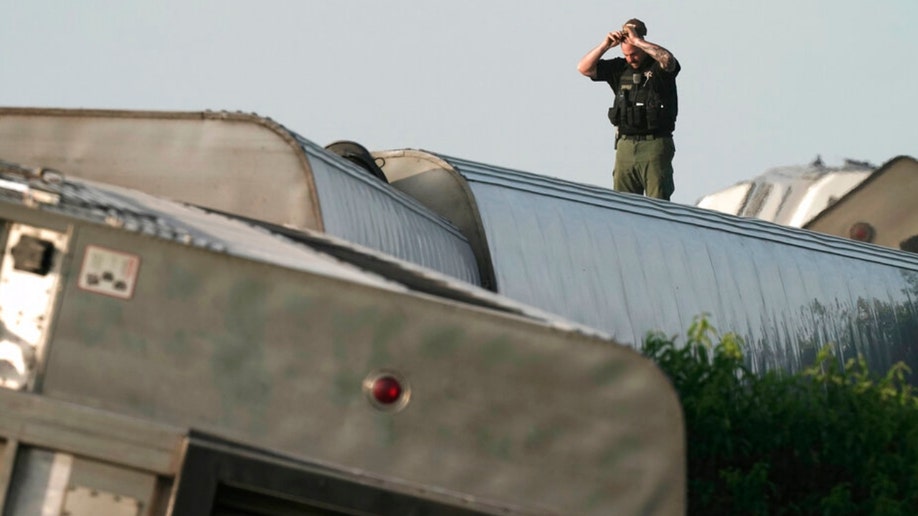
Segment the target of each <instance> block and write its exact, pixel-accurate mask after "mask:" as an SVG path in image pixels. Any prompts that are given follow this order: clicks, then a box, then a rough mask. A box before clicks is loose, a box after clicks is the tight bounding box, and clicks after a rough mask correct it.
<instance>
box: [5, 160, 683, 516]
mask: <svg viewBox="0 0 918 516" xmlns="http://www.w3.org/2000/svg"><path fill="white" fill-rule="evenodd" d="M0 244H2V249H3V252H2V254H0V323H2V324H0V512H2V513H3V514H10V515H12V514H15V515H17V516H19V515H23V516H30V515H48V514H55V515H56V514H61V515H69V516H126V515H131V516H140V515H147V516H160V515H170V516H173V515H175V516H183V515H193V516H198V515H202V514H213V515H230V514H232V515H240V514H250V515H275V514H392V515H403V514H416V515H441V514H442V515H460V514H558V515H560V514H565V515H566V514H585V515H589V514H596V515H600V514H603V515H604V514H680V513H682V512H683V511H684V505H685V478H684V477H685V474H684V471H685V453H684V437H683V427H682V422H681V411H680V408H679V404H678V400H677V398H676V395H675V392H674V391H673V390H672V387H671V386H670V385H669V382H668V381H667V380H666V378H665V377H664V376H663V374H662V373H661V372H660V371H659V370H658V369H657V368H656V367H655V366H654V365H653V364H652V363H651V362H650V361H648V360H647V359H645V358H643V357H641V356H640V355H639V354H638V353H636V352H635V351H634V350H632V349H630V348H628V347H626V346H622V345H619V344H616V343H615V342H613V341H611V340H609V339H608V338H606V337H604V336H603V335H602V334H601V333H599V332H596V331H595V330H591V329H588V328H585V327H582V326H580V325H577V324H574V323H571V322H569V321H566V320H564V319H562V318H560V317H558V316H555V315H551V314H548V313H545V312H543V311H540V310H538V309H535V308H531V307H528V306H526V305H523V304H520V303H518V302H515V301H512V300H510V299H507V298H504V297H502V296H498V295H496V294H493V293H491V292H488V291H485V290H483V289H480V288H477V287H474V286H470V285H468V284H467V283H465V282H460V281H459V280H456V279H452V278H450V277H448V276H445V275H442V274H440V273H437V272H435V271H431V270H429V269H426V268H421V267H418V266H416V265H413V264H411V263H408V262H404V261H401V260H397V259H395V258H392V257H390V256H388V255H385V254H383V253H379V252H374V251H372V250H370V249H367V248H365V247H361V246H356V245H354V244H351V243H348V242H345V241H343V240H340V239H335V238H331V237H329V236H327V235H323V234H319V233H314V232H310V231H308V230H301V231H298V232H297V233H296V238H295V239H291V238H288V237H286V236H284V235H282V234H280V233H279V232H277V231H269V230H266V229H265V228H264V227H262V226H259V225H256V224H253V223H251V222H249V221H247V220H244V219H240V218H238V217H230V216H226V215H223V214H219V213H214V212H212V211H210V210H204V209H201V208H198V207H195V206H191V205H188V204H183V203H178V202H174V201H169V200H165V199H162V198H160V197H155V196H150V195H148V194H145V193H142V192H138V191H134V190H130V189H125V188H119V187H114V186H111V185H105V184H101V183H95V182H92V181H86V180H79V179H76V178H69V177H67V176H66V174H61V171H51V170H42V169H32V168H24V167H21V166H17V165H12V164H8V163H0Z"/></svg>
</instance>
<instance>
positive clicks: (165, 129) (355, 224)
mask: <svg viewBox="0 0 918 516" xmlns="http://www.w3.org/2000/svg"><path fill="white" fill-rule="evenodd" d="M0 159H4V160H8V161H13V162H18V163H22V164H26V165H28V166H31V167H49V168H54V169H58V170H60V171H62V172H63V173H65V174H67V175H69V176H75V177H81V178H86V179H90V180H95V181H101V182H104V183H107V184H111V185H117V186H122V187H127V188H134V189H137V190H141V191H143V192H146V193H147V194H150V195H154V196H161V197H164V198H169V199H176V200H179V201H183V202H188V203H192V204H195V205H198V206H203V207H207V208H211V209H215V210H220V211H224V212H228V213H233V214H236V215H241V216H244V217H248V218H252V219H258V220H263V221H266V222H270V223H272V224H276V225H282V226H286V227H291V228H296V229H307V230H318V231H326V232H327V233H329V234H331V235H335V236H338V237H341V238H344V239H346V240H348V241H350V242H353V243H356V244H358V245H363V246H366V247H369V248H371V249H376V250H378V251H382V252H385V253H388V254H391V255H393V256H396V257H399V258H402V259H404V260H407V261H410V262H412V263H417V264H421V265H424V266H425V267H429V268H431V269H433V270H436V271H438V272H441V273H444V274H447V275H450V276H452V277H455V278H459V279H461V280H463V281H467V282H470V283H473V284H476V285H477V284H480V283H481V280H480V279H479V276H478V267H477V265H476V264H475V260H474V255H473V253H472V251H471V250H470V249H469V245H468V242H467V241H466V240H465V238H464V237H463V236H462V234H461V233H460V232H458V231H457V230H456V229H455V228H453V227H451V225H450V224H449V223H448V222H446V221H445V220H443V219H441V218H439V217H438V216H437V215H435V214H434V213H432V212H430V211H428V210H425V209H424V208H422V207H420V206H419V205H418V204H417V203H416V202H415V201H414V200H412V199H410V198H408V197H406V196H400V195H397V194H396V195H392V193H391V192H386V191H385V189H384V188H382V186H381V183H379V181H378V180H376V179H375V178H373V177H372V176H371V175H370V174H369V173H368V172H366V171H365V170H362V169H360V168H359V167H357V166H355V165H354V164H353V163H351V162H349V161H347V160H345V159H343V158H340V157H339V156H336V155H334V154H332V153H329V152H327V151H326V150H325V149H323V148H321V147H319V146H317V145H315V144H314V143H312V142H310V141H308V140H306V139H304V138H302V137H300V136H299V135H297V134H295V133H294V132H292V131H290V130H289V129H287V128H286V127H284V126H282V125H280V124H278V123H276V122H274V121H273V120H271V119H268V118H265V117H260V116H257V115H255V114H248V113H239V112H236V113H229V112H211V111H206V112H198V113H194V112H158V111H154V112H150V111H110V110H81V109H34V108H0ZM380 214H385V215H384V216H380Z"/></svg>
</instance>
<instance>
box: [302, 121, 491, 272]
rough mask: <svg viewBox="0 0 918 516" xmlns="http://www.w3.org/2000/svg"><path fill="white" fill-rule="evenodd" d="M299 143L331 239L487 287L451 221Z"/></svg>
mask: <svg viewBox="0 0 918 516" xmlns="http://www.w3.org/2000/svg"><path fill="white" fill-rule="evenodd" d="M298 141H299V142H300V144H301V146H302V148H303V150H304V151H305V152H306V154H307V155H308V157H309V163H310V166H311V167H312V171H313V176H314V178H315V184H316V190H317V191H318V196H319V205H320V208H321V211H322V219H323V222H324V224H325V231H326V232H327V233H328V234H330V235H334V236H337V237H340V238H343V239H345V240H348V241H351V242H354V243H357V244H360V245H363V246H366V247H369V248H372V249H377V250H379V251H382V252H385V253H388V254H391V255H392V256H395V257H398V258H401V259H403V260H407V261H410V262H412V263H416V264H418V265H422V266H424V267H428V268H430V269H433V270H436V271H438V272H441V273H443V274H447V275H449V276H452V277H454V278H458V279H460V280H463V281H466V282H468V283H471V284H473V285H481V278H480V275H479V272H478V265H477V264H476V263H475V256H474V254H473V253H472V249H471V247H470V246H469V243H468V240H466V238H465V236H463V235H462V233H460V232H459V230H457V229H456V227H455V226H454V225H452V224H451V223H450V222H449V221H447V220H445V219H443V218H442V217H439V216H438V215H436V214H434V213H433V212H431V211H430V210H428V209H427V208H425V207H423V206H421V205H420V204H419V203H418V202H417V201H415V200H414V199H412V198H411V197H409V196H407V195H405V194H403V193H401V192H399V191H397V190H395V189H393V188H389V187H388V186H387V185H385V184H384V183H383V182H381V181H380V180H378V179H376V178H375V177H373V176H371V175H370V174H369V173H368V172H367V171H365V170H363V169H361V168H359V167H358V166H356V165H355V164H353V163H351V162H350V161H348V160H346V159H343V158H340V157H338V156H337V155H334V154H331V153H329V152H327V151H325V149H323V148H321V147H319V146H317V145H315V144H314V143H312V142H310V141H308V140H306V139H304V138H302V137H298Z"/></svg>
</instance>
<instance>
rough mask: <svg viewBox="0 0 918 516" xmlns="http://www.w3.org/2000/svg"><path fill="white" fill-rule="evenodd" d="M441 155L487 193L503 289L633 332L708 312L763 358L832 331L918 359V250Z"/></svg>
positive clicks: (483, 197) (853, 345)
mask: <svg viewBox="0 0 918 516" xmlns="http://www.w3.org/2000/svg"><path fill="white" fill-rule="evenodd" d="M440 157H441V158H442V159H444V160H445V161H447V162H448V163H449V164H450V165H451V166H453V167H454V168H455V169H456V170H457V171H458V172H459V173H460V174H461V175H462V176H463V177H464V178H465V179H466V180H467V181H468V183H469V186H470V189H471V191H472V192H473V194H474V196H475V201H476V203H477V205H478V207H479V209H480V211H481V220H482V224H483V226H484V231H485V234H486V239H487V242H488V247H489V249H490V253H491V256H492V258H493V262H494V270H495V275H496V281H497V291H498V292H499V293H501V294H503V295H506V296H508V297H511V298H514V299H517V300H519V301H522V302H524V303H527V304H531V305H534V306H537V307H539V308H542V309H545V310H548V311H551V312H555V313H558V314H561V315H563V316H565V317H568V318H570V319H572V320H574V321H577V322H580V323H583V324H587V325H590V326H594V327H596V328H599V329H602V330H604V331H607V332H610V333H611V334H613V335H614V336H615V337H616V338H617V339H618V340H620V341H623V342H630V343H632V344H633V343H637V342H640V341H641V340H642V339H643V338H644V337H645V335H646V333H647V332H648V331H652V330H659V331H662V332H664V333H666V334H668V335H679V334H682V333H683V332H684V331H685V329H686V328H688V326H689V325H690V324H691V322H692V320H693V319H694V318H695V317H696V316H699V315H702V314H708V315H709V317H710V319H711V322H712V323H713V324H714V325H715V327H717V328H718V329H719V330H720V331H722V332H728V331H729V332H735V333H737V334H738V335H740V336H741V337H742V338H743V339H744V340H745V342H746V350H747V353H748V354H749V356H750V358H751V359H752V362H753V366H754V367H756V368H758V367H768V368H771V367H784V368H791V369H795V368H797V367H799V366H800V365H801V364H803V363H806V362H807V361H808V360H809V359H810V358H811V357H812V355H813V354H814V353H815V350H816V348H817V347H818V346H821V345H823V344H826V343H828V342H834V343H836V344H837V345H838V346H839V349H840V350H841V351H843V352H844V353H846V354H848V355H849V356H850V355H851V354H852V353H854V352H861V353H863V354H864V355H865V356H867V357H868V359H872V360H873V361H874V365H876V366H877V367H879V368H883V367H884V366H886V367H888V365H889V364H891V363H894V362H895V361H897V360H903V359H906V358H907V359H908V361H909V362H910V363H911V362H915V361H916V358H915V357H916V353H915V352H916V350H915V349H912V347H913V346H915V345H916V343H918V334H912V333H915V332H918V324H915V322H914V321H918V304H916V299H918V256H915V255H913V254H909V253H904V252H899V251H895V250H890V249H885V248H880V247H877V246H872V245H868V244H862V243H858V242H853V241H848V240H844V239H840V238H836V237H831V236H827V235H821V234H817V233H813V232H809V231H804V230H798V229H793V228H786V227H782V226H778V225H776V224H772V223H768V222H764V221H759V220H754V219H743V218H739V217H734V216H730V215H725V214H721V213H716V212H712V211H708V210H703V209H699V208H694V207H691V206H685V205H680V204H675V203H671V202H666V201H660V200H656V199H648V198H645V197H641V196H637V195H631V194H622V193H617V192H613V191H610V190H606V189H602V188H599V187H593V186H586V185H580V184H576V183H571V182H567V181H563V180H560V179H554V178H549V177H543V176H538V175H534V174H529V173H525V172H520V171H515V170H510V169H506V168H501V167H494V166H488V165H483V164H480V163H475V162H471V161H466V160H462V159H457V158H451V157H446V156H440ZM891 327H895V328H896V329H895V331H892V330H889V328H891ZM903 332H905V333H906V334H903ZM909 332H911V333H909ZM911 365H912V366H913V367H914V366H915V365H916V364H915V363H912V364H911Z"/></svg>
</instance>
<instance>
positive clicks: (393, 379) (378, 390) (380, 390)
mask: <svg viewBox="0 0 918 516" xmlns="http://www.w3.org/2000/svg"><path fill="white" fill-rule="evenodd" d="M363 391H364V393H366V395H367V399H369V401H370V403H371V404H372V405H373V406H374V407H376V408H378V409H380V410H385V411H387V412H397V411H399V410H401V409H403V408H405V405H407V404H408V400H409V398H410V395H411V391H410V389H409V388H408V382H407V381H406V380H405V378H404V377H402V376H401V375H399V374H398V373H394V372H392V371H374V372H372V373H370V374H369V375H367V377H366V379H364V381H363Z"/></svg>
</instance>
